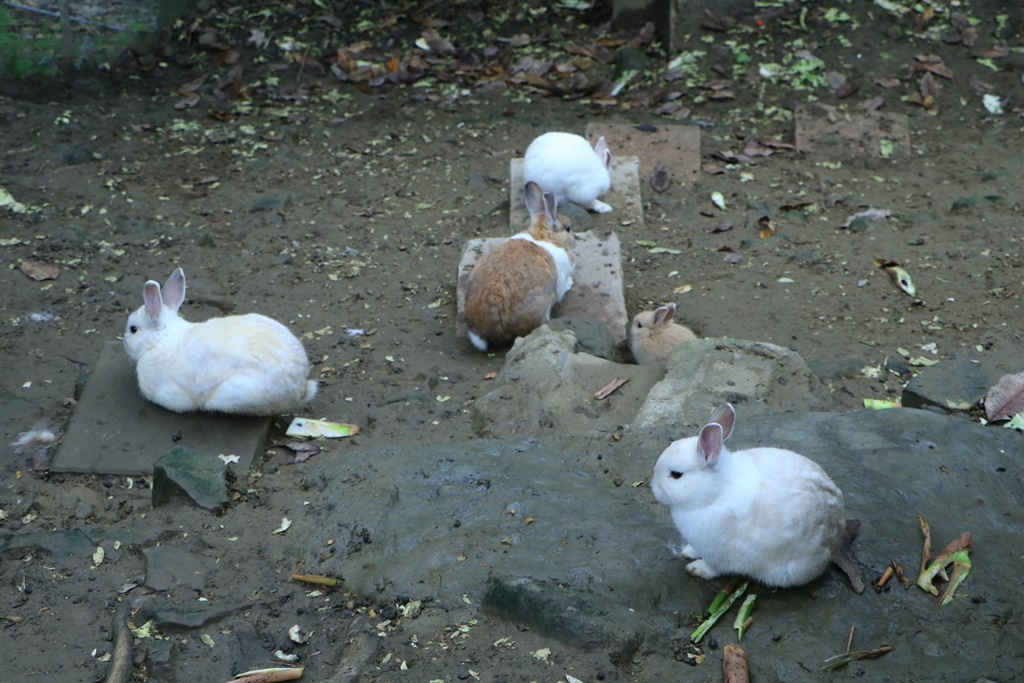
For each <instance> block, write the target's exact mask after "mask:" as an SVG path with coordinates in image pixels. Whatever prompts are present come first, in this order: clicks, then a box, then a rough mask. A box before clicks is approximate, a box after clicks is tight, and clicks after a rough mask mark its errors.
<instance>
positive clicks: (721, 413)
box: [708, 403, 736, 441]
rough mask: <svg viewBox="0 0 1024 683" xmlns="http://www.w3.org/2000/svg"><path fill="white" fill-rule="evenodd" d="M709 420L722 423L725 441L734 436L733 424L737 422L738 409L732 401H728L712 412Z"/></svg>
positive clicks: (723, 439)
mask: <svg viewBox="0 0 1024 683" xmlns="http://www.w3.org/2000/svg"><path fill="white" fill-rule="evenodd" d="M708 422H713V423H716V424H718V425H721V427H722V441H725V440H726V439H728V438H729V437H730V436H732V426H733V424H734V423H735V422H736V409H735V408H733V407H732V404H731V403H726V404H725V405H724V406H721V407H719V408H716V409H715V412H713V413H711V419H710V420H708Z"/></svg>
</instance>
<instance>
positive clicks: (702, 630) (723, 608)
mask: <svg viewBox="0 0 1024 683" xmlns="http://www.w3.org/2000/svg"><path fill="white" fill-rule="evenodd" d="M749 585H750V581H744V582H743V583H742V584H741V585H740V587H739V588H737V589H736V590H734V591H733V592H732V594H730V595H729V597H728V598H727V599H726V600H725V602H724V603H723V604H721V605H720V606H719V607H718V609H716V610H715V611H714V612H713V613H712V614H711V616H709V617H708V618H707V619H706V620H705V621H704V623H703V624H701V625H700V626H699V627H697V630H696V631H694V632H693V634H691V635H690V640H691V641H692V642H694V643H699V642H700V639H701V638H703V637H704V635H705V634H706V633H707V632H708V631H710V630H711V627H712V626H714V625H715V622H716V621H718V619H719V617H721V616H722V615H723V614H725V613H726V612H728V611H729V608H730V607H732V603H734V602H736V601H737V600H738V599H739V598H740V596H741V595H743V594H744V593H745V592H746V590H747V586H749Z"/></svg>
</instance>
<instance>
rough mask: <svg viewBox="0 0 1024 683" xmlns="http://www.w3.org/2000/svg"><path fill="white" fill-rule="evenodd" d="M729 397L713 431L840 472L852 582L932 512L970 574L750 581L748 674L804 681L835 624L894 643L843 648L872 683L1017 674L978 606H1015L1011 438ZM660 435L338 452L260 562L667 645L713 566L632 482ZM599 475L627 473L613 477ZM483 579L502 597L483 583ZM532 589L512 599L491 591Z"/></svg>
mask: <svg viewBox="0 0 1024 683" xmlns="http://www.w3.org/2000/svg"><path fill="white" fill-rule="evenodd" d="M563 334H564V333H563ZM744 408H745V406H740V408H739V414H738V419H737V424H736V429H735V432H734V435H733V437H732V439H731V440H730V442H729V444H730V447H731V448H732V449H734V450H738V449H741V448H746V447H751V446H755V445H772V446H779V447H786V448H792V449H794V450H797V451H799V452H802V453H804V454H805V455H807V456H808V457H811V458H813V459H814V460H815V461H817V462H818V463H820V464H821V465H822V467H824V468H825V470H826V471H827V472H828V473H829V474H830V475H831V476H832V478H833V479H834V480H835V481H836V483H837V484H838V485H839V486H840V487H841V488H842V490H843V493H844V497H845V502H846V507H847V511H848V515H849V517H851V518H855V519H860V520H861V523H862V524H861V532H860V536H859V538H858V540H857V542H856V546H855V547H856V552H857V555H858V557H859V559H860V561H861V564H862V566H863V567H864V570H865V573H866V578H867V580H868V582H869V583H871V584H873V583H874V581H875V580H876V579H877V577H878V576H879V575H880V574H881V572H882V571H883V570H884V569H885V567H887V566H888V565H889V563H890V562H891V561H896V562H899V563H900V564H901V565H902V566H903V567H904V569H905V570H906V571H907V574H908V575H909V576H911V577H914V576H915V575H916V571H917V566H918V563H919V558H920V553H921V543H922V536H921V530H920V525H919V522H918V521H917V520H916V517H918V516H921V517H923V518H925V519H927V520H928V521H929V522H930V525H931V533H932V548H933V552H937V551H938V550H939V549H940V548H941V547H942V546H944V545H945V544H946V543H948V542H949V541H950V540H952V539H953V538H955V537H956V536H958V535H959V534H960V533H961V532H963V531H970V532H971V533H972V534H973V537H974V550H973V551H972V552H971V557H972V559H973V560H974V571H973V572H972V573H971V574H970V576H969V577H968V578H967V580H966V582H965V583H964V584H963V585H962V586H961V587H960V589H959V591H958V592H957V595H956V597H955V599H954V600H953V601H952V602H951V603H950V604H949V605H947V606H945V607H942V608H939V606H938V598H937V597H935V596H933V595H930V594H928V593H926V592H924V591H922V590H920V589H918V588H916V587H912V588H910V589H909V590H905V589H904V588H903V587H902V586H899V585H898V584H897V585H891V586H890V587H889V588H888V589H887V590H884V591H881V592H876V591H873V590H869V591H866V592H864V593H863V594H856V593H854V591H853V590H851V588H850V587H849V584H848V581H847V579H846V577H845V576H843V575H842V574H841V573H840V572H839V571H838V570H836V569H834V568H833V569H830V570H828V571H827V572H826V573H825V574H824V575H823V576H822V577H820V578H819V579H816V580H815V581H814V582H812V583H811V584H809V585H807V586H804V587H800V588H794V589H787V590H766V589H764V588H763V587H760V586H757V585H752V586H751V588H750V593H754V594H757V595H758V601H757V610H756V618H755V623H754V625H753V627H751V628H750V629H749V630H748V631H747V633H746V634H745V635H744V638H743V647H744V649H745V650H746V651H747V655H748V662H749V663H750V668H751V678H752V680H807V679H808V678H807V672H806V670H805V669H804V668H802V667H811V668H816V667H817V666H820V664H821V663H822V662H824V660H825V659H827V658H828V657H831V656H833V655H835V654H838V653H841V652H843V650H844V648H845V646H846V642H847V639H848V637H849V631H850V625H851V624H856V626H857V633H856V643H859V645H858V646H857V647H863V648H864V649H870V648H873V647H879V646H881V645H887V644H888V645H893V646H894V649H893V651H892V652H890V653H888V654H887V655H886V656H885V662H884V666H883V667H873V666H872V664H873V663H871V662H862V663H860V666H861V667H862V668H863V669H864V670H865V671H867V672H874V673H872V674H871V676H870V677H871V679H872V680H877V681H891V682H895V681H921V680H931V679H930V678H928V675H929V674H922V673H921V672H922V671H941V672H942V678H943V679H944V680H971V681H974V680H976V679H977V678H978V677H979V675H985V676H987V677H988V678H991V679H993V680H1007V681H1008V680H1016V678H1015V675H1016V674H1019V671H1020V666H1021V656H1020V641H1019V632H1018V629H1015V628H1012V625H1011V626H1007V625H1005V624H997V623H994V622H993V616H992V615H1000V614H1013V613H1015V612H1016V609H1017V605H1019V604H1020V601H1021V599H1022V598H1024V593H1022V590H1021V587H1020V586H1019V585H1018V584H1019V582H1013V581H1008V579H1007V577H1012V576H1015V575H1016V574H1015V572H1016V570H1017V569H1018V566H1017V565H1018V564H1019V558H1018V557H1017V555H1016V554H1015V553H1014V552H1008V551H1007V549H1012V548H1016V547H1018V546H1019V545H1020V537H1021V533H1022V528H1021V523H1020V520H1021V519H1024V509H1022V499H1021V496H1020V476H1021V475H1020V462H1019V459H1020V458H1019V453H1020V452H1021V446H1020V443H1021V442H1020V435H1018V434H1015V433H1012V432H1010V431H1009V430H1005V429H998V428H991V427H982V426H981V425H978V424H972V423H968V422H966V421H964V420H962V419H959V418H954V417H950V416H945V415H940V414H935V413H930V412H926V411H920V410H912V409H893V410H883V411H852V412H848V413H842V414H828V413H805V412H799V413H791V414H764V415H761V416H758V417H751V416H750V411H748V410H745V409H744ZM680 409H682V406H680ZM705 418H706V416H705ZM664 445H665V444H664V443H662V442H661V439H660V438H657V437H656V436H652V434H651V433H650V432H640V431H633V432H630V433H628V434H626V435H625V436H624V437H623V439H622V440H621V441H619V442H617V443H612V442H610V441H609V440H608V439H596V440H595V439H587V438H585V437H580V436H578V435H568V436H555V435H554V434H553V433H549V434H548V435H547V437H546V438H545V440H544V442H543V444H540V443H536V442H532V441H525V440H519V441H471V442H467V443H462V444H448V445H443V446H416V447H410V448H399V447H395V446H387V447H381V448H372V449H354V450H352V451H350V452H349V453H348V454H347V455H346V457H345V458H335V459H332V460H324V461H321V462H319V463H317V464H316V465H314V467H313V468H311V469H310V470H309V471H308V473H307V475H306V479H305V482H304V484H305V485H306V487H307V488H306V494H305V495H308V497H309V501H310V504H309V505H308V506H306V507H305V512H304V514H302V515H301V516H299V517H298V518H297V519H296V520H295V524H294V525H293V526H292V528H291V529H290V530H289V532H288V535H287V537H286V538H284V539H283V540H284V541H285V542H286V543H287V544H289V545H288V547H283V548H275V549H274V551H273V552H275V553H279V555H276V556H274V557H268V558H267V561H268V562H271V563H277V562H284V561H285V558H287V561H288V562H289V563H291V564H297V563H304V564H305V566H306V567H307V568H308V569H309V571H311V572H316V573H321V574H327V575H332V576H339V575H343V576H344V577H345V586H346V590H349V591H352V592H354V593H357V594H362V595H377V596H396V595H404V596H409V597H410V598H412V599H420V598H422V597H425V596H428V595H429V596H431V597H433V602H431V603H430V605H431V606H432V607H431V609H430V610H428V611H425V614H428V613H432V612H443V614H444V618H445V619H446V620H447V621H446V622H445V623H454V622H456V621H458V620H461V619H468V618H474V616H475V615H477V614H478V611H479V609H480V606H481V605H487V606H488V609H490V610H491V611H492V613H494V614H496V615H498V616H499V617H501V618H506V619H509V620H510V628H512V627H513V625H514V624H518V623H523V622H524V621H525V623H526V624H527V625H529V626H531V627H537V628H539V627H540V626H541V625H543V624H560V623H564V620H565V615H567V614H568V615H570V616H573V612H572V610H571V609H570V608H571V607H573V606H574V605H575V606H576V608H577V609H579V610H581V611H583V608H586V610H590V609H593V614H594V619H595V621H594V622H592V624H591V625H592V626H595V627H602V626H603V628H604V629H605V635H604V636H601V635H600V633H599V630H590V627H589V626H585V625H581V626H580V628H578V629H577V630H576V631H574V632H571V633H574V634H575V635H572V634H571V635H570V636H569V638H570V639H574V638H579V639H581V640H579V641H578V642H587V641H597V640H600V639H601V638H602V637H604V638H605V639H606V641H607V639H608V638H609V636H608V635H607V633H609V632H613V634H614V635H612V636H611V637H612V638H619V637H623V638H624V639H625V640H627V641H631V642H634V643H635V642H637V640H638V639H642V640H643V641H644V643H645V645H644V647H649V648H654V649H658V648H670V647H672V646H673V645H674V644H676V645H677V644H678V643H679V642H681V641H686V640H687V639H688V637H689V633H690V631H692V626H691V625H690V619H689V615H690V614H692V613H695V612H696V613H699V612H701V611H703V609H704V608H705V607H707V605H708V604H709V603H710V602H711V600H712V598H713V597H714V594H715V591H716V590H717V587H718V586H719V585H720V583H721V582H720V581H704V580H700V579H696V578H693V577H690V576H688V575H687V574H686V573H685V570H684V568H683V567H684V563H683V561H682V560H680V559H679V558H676V557H674V556H673V555H672V553H671V552H670V550H669V546H671V545H678V542H679V539H678V533H677V531H676V529H675V527H674V525H673V523H672V521H671V518H670V516H669V510H668V509H667V508H666V507H664V506H662V505H660V504H658V503H657V502H656V501H654V499H653V497H652V495H651V492H650V490H649V488H648V487H647V486H644V485H643V481H644V479H646V478H647V477H648V476H649V475H650V472H651V469H652V467H653V464H654V461H655V460H656V458H657V457H658V454H659V452H660V450H661V449H662V448H663V447H664ZM385 462H386V463H387V466H386V470H385V469H384V467H383V466H382V463H385ZM385 471H386V472H387V473H388V474H387V477H384V476H383V473H384V472H385ZM617 475H621V478H622V479H623V480H624V481H625V482H626V484H624V485H622V486H617V485H616V480H617V479H618V478H619V476H617ZM634 482H635V483H637V485H636V486H632V485H628V484H629V483H634ZM327 539H336V543H335V546H336V547H337V552H336V553H334V554H325V553H323V552H322V548H324V544H325V541H326V540H327ZM492 579H497V580H498V581H500V582H501V584H502V585H504V586H506V587H509V586H511V587H517V588H518V589H521V590H519V593H520V595H519V596H518V597H516V596H515V595H510V596H507V597H508V600H506V599H504V598H503V599H501V600H499V599H498V598H499V597H500V596H497V595H495V594H494V589H493V586H494V585H495V584H494V583H493V582H492ZM549 587H558V590H555V591H552V592H551V594H552V595H555V594H557V600H554V599H552V600H551V601H550V609H548V610H546V611H545V610H544V609H543V605H541V604H540V603H541V599H540V598H539V597H536V596H541V595H543V594H544V593H545V590H546V589H547V588H549ZM531 595H532V596H535V598H534V599H530V600H527V604H526V608H528V609H525V610H520V611H517V610H516V609H515V608H514V602H512V603H510V602H509V600H512V598H515V599H517V600H518V599H520V598H523V599H525V598H528V597H530V596H531ZM524 596H525V597H524ZM501 604H505V607H501ZM601 615H604V617H603V620H604V621H603V624H602V622H601V618H602V617H601ZM936 619H940V620H941V621H940V622H936ZM730 623H731V618H730V617H728V616H727V618H726V619H725V620H723V621H722V622H720V623H719V624H718V625H716V626H715V627H714V628H713V629H712V630H711V633H710V636H711V637H714V638H717V639H718V641H719V642H723V641H728V640H730V639H731V638H733V637H734V631H733V630H732V629H731V628H730ZM937 623H939V625H936V624H937ZM403 627H404V628H405V629H406V632H407V633H409V635H410V636H412V635H413V634H417V637H420V638H426V637H428V636H429V635H430V634H431V633H436V629H437V628H438V623H437V621H436V620H431V619H430V618H428V617H425V616H424V617H420V618H419V619H414V620H404V621H403ZM780 636H781V637H780ZM559 637H566V636H565V635H564V634H562V635H560V636H559ZM622 649H625V645H623V646H622ZM965 653H971V655H970V656H966V655H965ZM711 656H712V657H714V656H715V655H711ZM648 673H649V672H648ZM652 680H653V679H652Z"/></svg>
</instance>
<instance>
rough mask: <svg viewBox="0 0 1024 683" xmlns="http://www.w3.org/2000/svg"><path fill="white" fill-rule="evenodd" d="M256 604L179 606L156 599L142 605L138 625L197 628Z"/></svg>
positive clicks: (189, 603) (196, 603) (207, 603)
mask: <svg viewBox="0 0 1024 683" xmlns="http://www.w3.org/2000/svg"><path fill="white" fill-rule="evenodd" d="M253 604H254V603H252V602H241V603H213V602H195V599H194V598H193V600H192V602H188V603H185V604H179V603H177V602H175V601H173V600H164V599H154V600H149V601H146V602H143V603H142V606H141V607H140V608H139V611H138V612H136V613H135V619H137V620H138V621H137V623H140V624H145V623H146V622H147V621H152V622H153V625H154V626H156V627H157V628H161V627H166V626H184V627H186V628H196V627H199V626H203V625H204V624H209V623H210V622H213V621H217V620H218V619H223V618H224V617H226V616H227V615H229V614H232V613H234V612H237V611H239V610H243V609H248V608H249V607H251V606H252V605H253Z"/></svg>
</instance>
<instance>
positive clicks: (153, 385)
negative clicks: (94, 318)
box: [124, 268, 317, 415]
mask: <svg viewBox="0 0 1024 683" xmlns="http://www.w3.org/2000/svg"><path fill="white" fill-rule="evenodd" d="M172 292H173V293H172ZM184 294H185V282H184V273H182V272H181V269H180V268H179V269H178V270H176V271H175V273H174V274H172V275H171V278H170V279H169V280H168V281H167V284H166V285H165V289H164V291H163V293H161V289H160V285H159V284H158V283H156V282H153V281H150V282H147V283H146V287H145V288H144V296H145V298H146V304H145V305H143V306H142V307H141V308H139V309H138V310H136V311H135V312H133V313H132V314H131V315H130V316H129V317H128V322H127V324H126V325H125V335H124V346H125V350H126V351H127V353H128V355H129V357H131V358H132V360H134V361H135V363H136V364H135V370H136V375H137V377H138V383H139V391H140V392H141V393H142V395H143V396H145V397H146V398H147V399H149V400H150V401H152V402H153V403H156V404H157V405H160V406H163V407H164V408H167V409H168V410H173V411H176V412H191V411H195V410H203V411H215V412H225V413H235V414H241V415H275V414H280V413H285V412H288V411H290V410H292V409H294V408H296V407H298V406H299V405H300V404H302V403H306V402H308V401H311V400H312V399H313V397H314V396H316V392H317V383H316V382H315V381H313V380H307V377H308V375H309V360H308V358H307V357H306V351H305V349H304V348H303V347H302V342H300V341H299V340H298V339H297V338H296V337H295V335H293V334H292V333H291V331H289V330H288V328H287V327H285V326H284V325H282V324H281V323H279V322H277V321H276V320H272V319H271V318H268V317H266V316H263V315H258V314H255V313H250V314H248V315H239V316H228V317H225V318H213V319H211V320H207V321H206V322H204V323H190V322H187V321H186V320H183V319H182V318H180V317H178V314H177V311H178V307H179V306H180V305H181V303H182V301H184Z"/></svg>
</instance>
